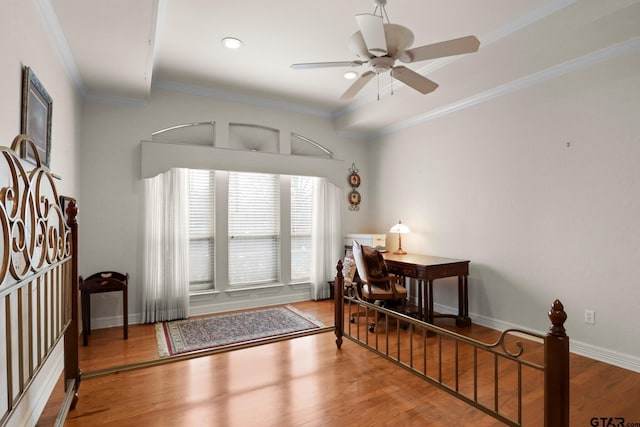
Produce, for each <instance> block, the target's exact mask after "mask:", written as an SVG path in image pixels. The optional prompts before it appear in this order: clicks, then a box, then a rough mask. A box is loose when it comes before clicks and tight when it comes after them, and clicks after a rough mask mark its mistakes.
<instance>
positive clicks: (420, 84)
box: [391, 65, 438, 95]
mask: <svg viewBox="0 0 640 427" xmlns="http://www.w3.org/2000/svg"><path fill="white" fill-rule="evenodd" d="M391 73H392V76H393V77H394V78H395V79H398V80H400V81H401V82H402V83H404V84H406V85H407V86H411V87H412V88H414V89H415V90H417V91H418V92H420V93H421V94H423V95H426V94H427V93H429V92H433V91H434V90H436V89H437V88H438V83H436V82H433V81H431V80H429V79H428V78H426V77H424V76H423V75H421V74H418V73H416V72H415V71H413V70H410V69H409V68H407V67H405V66H403V65H398V66H397V67H393V69H392V71H391Z"/></svg>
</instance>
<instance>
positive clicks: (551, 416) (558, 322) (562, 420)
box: [544, 300, 569, 427]
mask: <svg viewBox="0 0 640 427" xmlns="http://www.w3.org/2000/svg"><path fill="white" fill-rule="evenodd" d="M549 320H551V328H550V329H549V332H548V333H547V335H546V337H545V339H544V425H545V427H556V426H558V427H568V426H569V337H568V336H567V333H566V330H565V329H564V322H565V321H566V320H567V313H566V312H565V311H564V306H563V305H562V303H561V302H560V301H559V300H555V301H554V303H553V305H552V306H551V310H550V311H549Z"/></svg>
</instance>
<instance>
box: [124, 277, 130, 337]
mask: <svg viewBox="0 0 640 427" xmlns="http://www.w3.org/2000/svg"><path fill="white" fill-rule="evenodd" d="M122 317H123V319H122V321H123V323H124V326H123V327H124V339H125V340H126V339H128V338H129V295H128V292H127V287H126V286H125V288H124V289H123V290H122Z"/></svg>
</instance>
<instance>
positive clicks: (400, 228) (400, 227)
mask: <svg viewBox="0 0 640 427" xmlns="http://www.w3.org/2000/svg"><path fill="white" fill-rule="evenodd" d="M409 232H411V230H410V229H409V227H407V226H406V225H404V224H403V223H402V221H398V223H397V224H396V225H394V226H393V227H391V229H390V230H389V233H398V250H397V251H395V252H394V254H396V255H405V254H406V252H405V251H404V250H402V235H403V234H404V233H409Z"/></svg>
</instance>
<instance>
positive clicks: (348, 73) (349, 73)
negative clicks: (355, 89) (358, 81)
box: [344, 71, 358, 80]
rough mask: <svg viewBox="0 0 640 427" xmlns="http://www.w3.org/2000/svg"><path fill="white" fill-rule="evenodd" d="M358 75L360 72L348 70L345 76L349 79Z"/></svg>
mask: <svg viewBox="0 0 640 427" xmlns="http://www.w3.org/2000/svg"><path fill="white" fill-rule="evenodd" d="M356 77H358V73H356V72H355V71H347V72H346V73H344V78H345V79H347V80H353V79H355V78H356Z"/></svg>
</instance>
